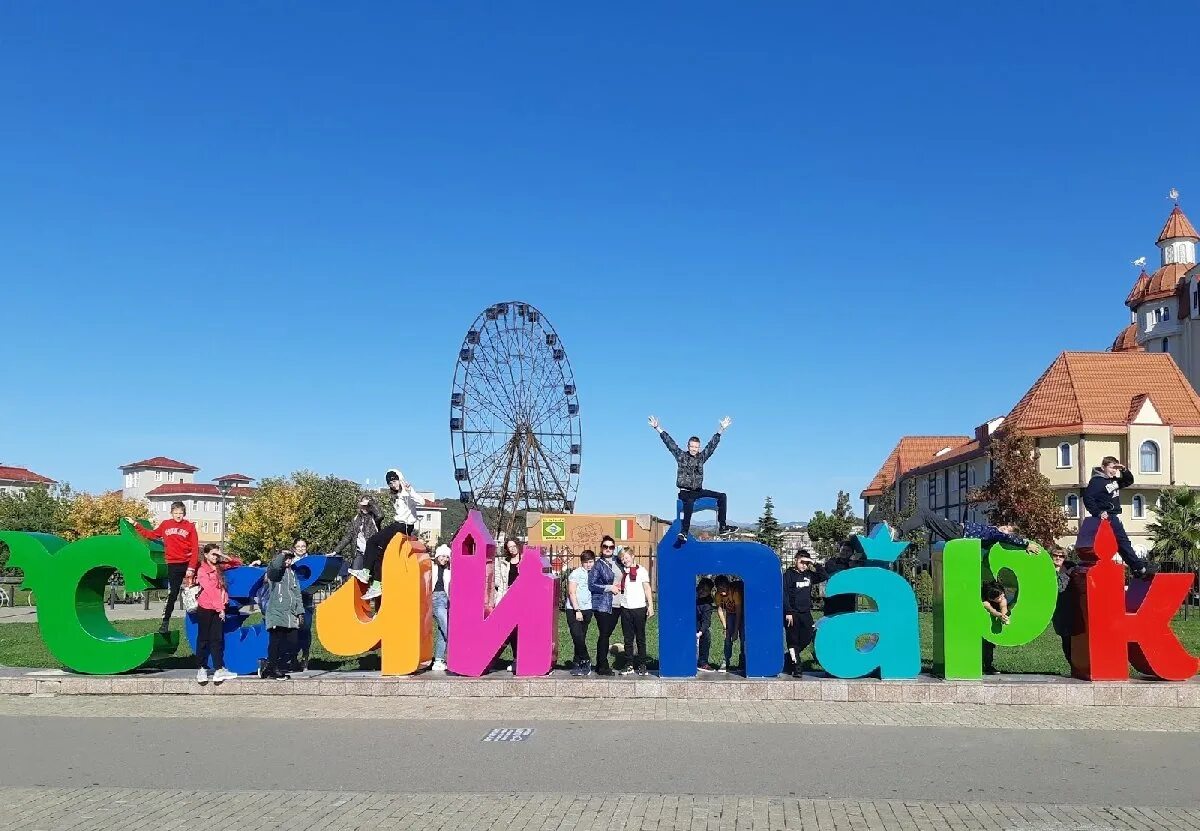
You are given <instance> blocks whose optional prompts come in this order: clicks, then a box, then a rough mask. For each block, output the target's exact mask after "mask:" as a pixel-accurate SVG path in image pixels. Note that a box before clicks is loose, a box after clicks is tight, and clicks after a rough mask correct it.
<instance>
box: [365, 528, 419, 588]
mask: <svg viewBox="0 0 1200 831" xmlns="http://www.w3.org/2000/svg"><path fill="white" fill-rule="evenodd" d="M414 531H416V529H415V528H413V527H412V526H411V525H409V524H408V523H406V522H389V523H388V524H387V525H385V526H383V527H382V528H380V529H379V530H378V531H376V532H375V533H374V534H372V535H371V536H370V537H368V538H367V550H366V551H364V552H363V568H365V569H367V571H369V572H371V579H372V580H381V579H383V552H384V551H386V550H387V547H388V543H390V542H391V541H392V537H394V536H396V535H397V534H399V533H401V532H404V534H405V535H406V536H409V537H411V536H412V535H413V532H414Z"/></svg>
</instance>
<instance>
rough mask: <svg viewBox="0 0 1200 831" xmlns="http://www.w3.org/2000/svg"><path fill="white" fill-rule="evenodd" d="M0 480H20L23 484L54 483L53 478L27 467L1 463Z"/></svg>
mask: <svg viewBox="0 0 1200 831" xmlns="http://www.w3.org/2000/svg"><path fill="white" fill-rule="evenodd" d="M0 482H19V483H20V484H22V485H54V484H57V483H56V482H55V481H54V480H53V479H49V478H47V477H45V476H42V475H41V474H40V473H34V472H33V471H32V470H30V469H29V468H27V467H9V466H7V465H0Z"/></svg>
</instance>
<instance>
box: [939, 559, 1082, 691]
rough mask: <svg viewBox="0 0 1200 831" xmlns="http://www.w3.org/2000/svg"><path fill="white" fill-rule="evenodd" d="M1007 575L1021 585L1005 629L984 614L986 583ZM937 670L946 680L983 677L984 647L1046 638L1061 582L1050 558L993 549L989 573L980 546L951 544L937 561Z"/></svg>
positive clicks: (990, 616)
mask: <svg viewBox="0 0 1200 831" xmlns="http://www.w3.org/2000/svg"><path fill="white" fill-rule="evenodd" d="M1002 570H1006V571H1009V572H1011V573H1012V574H1013V576H1014V577H1015V578H1016V581H1017V587H1018V590H1019V592H1020V602H1019V603H1016V604H1014V605H1013V606H1012V607H1011V608H1010V609H1009V622H1008V623H1007V624H1006V625H1001V623H1000V622H999V621H998V620H997V619H996V618H994V617H992V615H990V614H989V613H988V612H987V610H986V609H984V608H983V600H982V596H981V590H982V584H983V580H984V579H987V580H992V579H995V576H996V575H999V574H1000V572H1001V571H1002ZM933 584H934V589H933V592H934V606H933V670H934V672H935V673H937V674H939V675H942V676H943V677H945V678H955V679H973V678H982V677H983V642H984V641H985V640H986V641H990V642H991V643H994V644H996V645H997V646H1020V645H1021V644H1025V643H1029V642H1030V641H1032V640H1034V639H1036V638H1037V637H1038V635H1040V634H1042V631H1043V630H1045V628H1046V626H1047V624H1049V623H1050V618H1051V616H1052V615H1053V614H1054V604H1055V601H1056V600H1057V599H1058V579H1057V577H1056V575H1055V572H1054V564H1053V563H1052V562H1051V561H1050V555H1049V554H1047V553H1046V552H1044V551H1042V552H1039V553H1038V554H1030V553H1029V552H1027V551H1025V550H1024V549H1015V548H1007V547H1005V546H1003V545H993V546H992V547H991V548H990V549H989V550H988V562H987V567H986V568H985V567H984V562H983V551H982V548H981V545H980V542H979V540H977V539H961V540H951V541H950V542H948V543H946V546H945V548H944V549H943V550H942V551H940V552H935V553H934V557H933Z"/></svg>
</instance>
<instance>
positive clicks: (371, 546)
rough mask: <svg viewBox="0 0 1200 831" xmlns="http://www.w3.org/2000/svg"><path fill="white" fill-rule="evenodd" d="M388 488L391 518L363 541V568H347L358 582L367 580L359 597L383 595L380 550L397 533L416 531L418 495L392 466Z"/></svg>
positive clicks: (405, 533) (371, 598) (386, 545)
mask: <svg viewBox="0 0 1200 831" xmlns="http://www.w3.org/2000/svg"><path fill="white" fill-rule="evenodd" d="M385 478H386V479H387V485H388V490H390V491H391V494H392V514H393V516H394V519H393V520H392V521H391V522H389V523H388V524H387V525H385V526H383V528H381V529H380V530H379V531H378V532H376V533H375V534H373V535H371V537H370V538H369V539H368V540H367V548H366V551H365V552H364V553H363V567H362V568H360V569H353V570H351V572H350V574H351V575H353V577H354V578H355V579H356V580H358V582H360V583H369V584H370V586H371V587H370V588H369V589H367V591H366V593H365V594H363V600H374V599H375V598H377V597H379V596H381V595H382V594H383V582H382V580H383V552H384V551H386V550H387V547H388V543H390V542H391V541H392V537H394V536H396V535H397V534H404V535H405V536H409V537H411V536H412V535H413V534H415V533H417V509H418V508H419V507H420V504H421V498H420V497H419V496H417V492H416V491H414V490H413V486H412V485H410V484H409V483H408V482H406V481H405V480H404V476H403V475H401V473H400V471H398V470H396V469H395V468H393V469H392V470H389V471H388V472H387V476H386V477H385Z"/></svg>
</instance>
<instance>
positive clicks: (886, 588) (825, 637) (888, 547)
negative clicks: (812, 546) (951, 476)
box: [813, 523, 921, 678]
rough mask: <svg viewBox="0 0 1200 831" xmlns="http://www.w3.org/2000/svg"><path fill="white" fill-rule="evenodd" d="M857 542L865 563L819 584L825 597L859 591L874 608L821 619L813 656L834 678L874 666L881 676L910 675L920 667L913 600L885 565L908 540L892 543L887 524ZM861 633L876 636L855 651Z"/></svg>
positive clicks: (865, 672)
mask: <svg viewBox="0 0 1200 831" xmlns="http://www.w3.org/2000/svg"><path fill="white" fill-rule="evenodd" d="M858 541H859V544H860V545H861V546H862V549H863V551H864V552H865V553H866V555H867V562H868V563H869V564H871V565H868V566H866V567H863V568H855V569H848V570H846V571H841V572H838V573H837V574H835V575H833V577H831V578H830V579H829V582H828V583H827V584H826V585H825V596H826V597H831V596H833V595H836V594H861V595H865V596H866V597H869V598H870V599H871V600H872V601H874V603H875V607H876V611H873V612H871V611H862V612H845V613H842V614H837V615H831V616H830V617H825V618H822V619H821V625H820V626H818V627H817V638H816V643H815V645H814V646H813V650H814V652H815V654H816V656H817V660H818V661H820V662H821V666H822V667H824V668H825V671H826V672H828V673H829V674H830V675H834V676H837V677H838V678H861V677H863V676H864V675H869V674H870V673H872V672H874V671H875V670H879V673H880V677H881V678H915V677H916V676H917V674H918V673H919V672H920V671H921V642H920V632H919V630H918V627H917V598H916V595H914V594H913V590H912V586H910V585H909V584H908V581H907V580H905V579H904V578H903V577H902V576H901V575H899V574H897V573H896V572H894V571H890V570H889V569H888V568H886V566H888V565H890V564H891V563H893V562H895V560H896V558H897V557H899V556H900V554H901V553H903V552H904V549H905V548H907V547H908V543H907V542H904V541H899V542H893V541H892V532H891V529H890V528H889V527H888V525H887V523H882V524H880V525H877V526H876V527H875V530H874V532H873V533H872V534H871V536H869V537H864V536H861V535H860V536H859V537H858ZM876 563H877V564H878V565H874V564H876ZM863 635H878V636H879V640H878V642H877V643H876V644H875V645H874V646H872V647H871V648H870V649H859V648H858V646H857V644H858V639H859V638H860V637H861V636H863Z"/></svg>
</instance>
